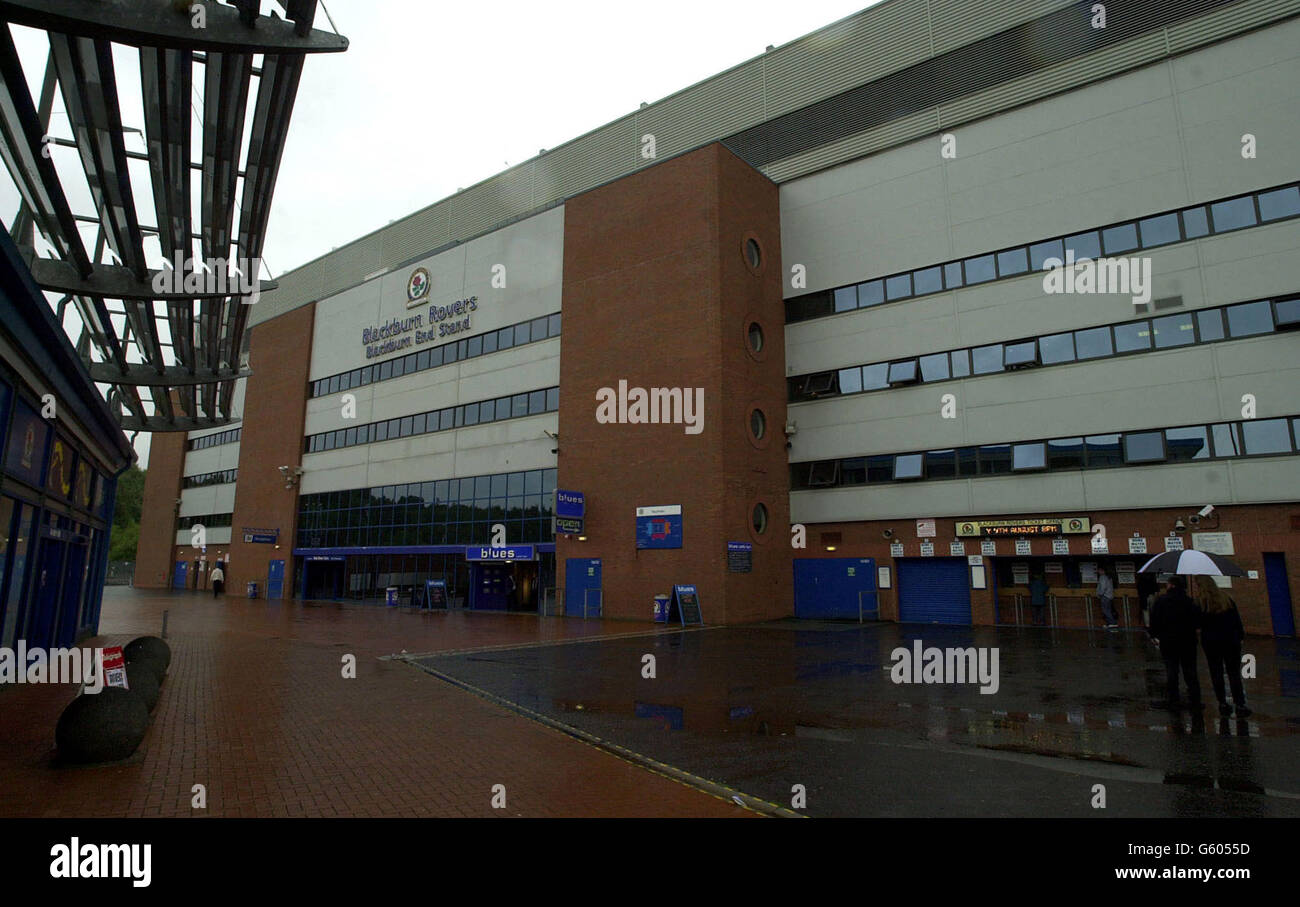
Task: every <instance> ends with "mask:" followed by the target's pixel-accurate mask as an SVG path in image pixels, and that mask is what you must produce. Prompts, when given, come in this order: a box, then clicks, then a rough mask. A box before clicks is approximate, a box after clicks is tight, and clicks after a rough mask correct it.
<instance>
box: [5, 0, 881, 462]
mask: <svg viewBox="0 0 1300 907" xmlns="http://www.w3.org/2000/svg"><path fill="white" fill-rule="evenodd" d="M872 5H874V3H873V2H872V0H799V2H794V3H792V2H790V0H781V2H775V0H656V2H653V3H650V2H631V3H619V2H612V0H600V2H593V0H553V2H548V3H542V2H535V0H531V2H525V0H503V2H465V3H459V2H457V3H452V2H441V0H328V3H327V7H328V9H329V14H330V15H331V16H332V17H333V20H334V23H335V25H336V26H337V27H338V31H339V32H340V33H341V34H343V35H345V36H346V37H347V38H348V40H349V41H350V47H349V48H348V50H347V51H346V52H344V53H342V54H319V55H316V56H313V57H310V58H309V59H308V60H307V65H306V68H305V71H304V74H303V77H302V82H301V85H300V87H299V91H298V98H297V102H296V103H295V105H294V109H293V119H292V121H291V125H290V130H289V138H288V144H287V147H286V149H285V155H284V160H283V164H282V166H281V169H280V176H279V181H278V183H277V184H276V188H275V197H274V201H273V204H272V209H271V210H272V213H271V220H270V224H269V227H268V231H267V241H266V247H265V251H264V261H265V265H266V269H267V271H269V273H270V276H278V275H279V274H282V273H284V272H285V271H287V270H290V269H292V268H294V267H297V266H299V265H301V264H304V263H306V262H308V261H310V260H312V259H313V258H316V257H318V256H320V255H323V254H325V253H327V252H329V251H330V250H331V249H333V248H336V247H338V246H341V245H344V244H346V243H347V242H349V241H351V240H353V239H356V238H358V237H360V236H362V235H364V234H365V233H368V232H370V231H372V230H375V229H377V228H379V227H382V226H384V225H385V224H387V223H389V222H390V221H392V220H395V219H397V218H400V217H403V216H405V215H407V214H410V213H412V212H414V211H416V210H418V209H420V208H423V207H425V206H426V205H429V204H432V203H433V202H436V201H438V200H439V199H442V198H445V197H446V196H448V195H451V194H453V193H454V192H456V191H457V189H458V188H459V187H467V186H471V185H473V184H474V183H477V182H479V181H481V180H484V179H486V178H488V177H490V176H492V175H493V174H496V173H499V172H500V171H502V170H504V169H505V168H506V167H508V166H511V165H514V164H518V163H520V162H521V161H524V160H527V159H528V158H530V157H533V156H535V155H536V154H537V151H538V149H540V148H555V147H556V146H558V145H560V144H563V143H564V142H566V141H568V140H570V139H574V138H577V137H578V136H580V135H582V134H583V133H586V132H589V131H591V130H592V129H595V128H597V127H599V126H602V125H604V124H605V123H608V122H610V121H611V120H614V119H617V118H618V117H621V116H623V115H625V114H627V113H629V112H631V111H633V110H635V109H637V108H638V107H639V105H640V103H641V102H642V101H646V102H651V103H653V102H654V101H657V100H659V99H661V98H663V97H665V96H666V95H669V94H673V93H674V92H676V91H679V90H681V89H683V88H686V87H687V86H689V85H692V84H694V83H695V82H698V81H700V80H702V79H705V78H708V77H709V76H712V75H714V74H716V73H718V72H720V71H722V70H724V69H728V68H730V67H732V66H734V65H736V64H738V63H741V62H743V61H745V60H748V59H750V58H752V57H754V56H757V55H759V54H761V53H763V51H764V48H765V47H766V46H767V45H769V44H774V45H778V46H779V45H782V44H785V43H787V42H789V41H792V40H794V39H795V38H798V37H800V36H802V35H805V34H807V33H808V32H810V31H814V30H816V29H818V28H820V27H822V26H824V25H828V24H830V23H831V22H834V21H835V20H837V19H841V18H843V17H845V16H847V15H850V14H852V13H854V12H857V11H858V10H859V9H862V8H864V7H867V6H872ZM263 6H264V7H265V6H267V4H265V3H264V4H263ZM316 25H317V27H319V28H328V27H329V22H328V20H327V19H326V17H325V14H324V12H322V11H318V12H317V18H316ZM32 37H34V35H23V34H16V40H17V43H18V45H19V50H20V52H21V53H22V57H23V62H24V68H25V70H27V74H28V78H29V81H32V80H33V79H35V80H39V78H40V74H41V72H42V68H43V66H44V55H45V53H47V52H48V46H47V45H46V44H45V42H44V41H43V40H42V41H40V42H39V43H38V42H34V41H31V40H30V39H31V38H32ZM33 87H35V86H33ZM37 90H39V89H37ZM124 93H125V90H124ZM137 93H138V89H137ZM135 109H136V110H137V111H138V102H137V107H136V108H135ZM131 113H132V110H131V108H130V105H129V104H128V105H124V119H129V117H130V115H131ZM137 115H138V114H137ZM127 125H128V126H130V125H135V126H142V125H143V124H140V123H131V122H128V123H127ZM66 128H67V127H66V119H65V120H63V121H62V122H60V121H59V120H57V118H56V120H55V121H54V122H53V123H52V130H51V131H52V132H54V133H56V134H63V133H65V132H66ZM128 147H132V148H134V147H135V146H132V145H130V143H129V141H128ZM140 150H143V146H141V148H140ZM74 154H75V153H74ZM3 182H4V186H3V187H2V188H0V203H2V204H3V206H4V208H3V210H4V212H5V215H4V216H5V220H6V223H8V222H11V220H12V217H13V212H14V211H15V210H16V209H17V203H18V198H17V194H16V192H15V191H14V188H13V186H12V184H11V183H10V181H9V180H8V179H7V178H5V179H4V180H3ZM138 182H140V179H139V177H137V176H136V174H134V173H133V183H138ZM144 182H145V183H147V178H145V179H144ZM82 185H83V186H84V180H83V182H82ZM70 195H74V193H70ZM72 201H73V205H74V207H76V208H78V213H91V212H90V211H84V212H83V211H81V210H80V207H79V206H78V204H77V200H76V198H75V197H74V198H73V199H72ZM147 222H148V223H153V218H152V217H151V218H148V220H147ZM267 271H264V272H263V273H264V275H265V274H266V273H267ZM136 448H137V450H139V451H140V452H141V465H144V463H145V461H146V460H147V453H148V441H147V436H144V435H142V436H140V438H139V439H138V440H137V444H136Z"/></svg>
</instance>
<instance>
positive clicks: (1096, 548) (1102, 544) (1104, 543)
mask: <svg viewBox="0 0 1300 907" xmlns="http://www.w3.org/2000/svg"><path fill="white" fill-rule="evenodd" d="M1092 553H1093V554H1110V539H1108V538H1106V537H1105V536H1104V535H1094V536H1093V537H1092Z"/></svg>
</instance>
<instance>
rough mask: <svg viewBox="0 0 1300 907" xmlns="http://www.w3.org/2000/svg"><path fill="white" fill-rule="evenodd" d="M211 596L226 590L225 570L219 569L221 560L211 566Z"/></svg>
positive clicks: (214, 596)
mask: <svg viewBox="0 0 1300 907" xmlns="http://www.w3.org/2000/svg"><path fill="white" fill-rule="evenodd" d="M211 580H212V597H213V598H216V597H217V596H218V595H221V594H222V593H224V592H225V591H226V571H224V570H222V569H221V561H217V563H216V565H215V566H213V568H212V576H211Z"/></svg>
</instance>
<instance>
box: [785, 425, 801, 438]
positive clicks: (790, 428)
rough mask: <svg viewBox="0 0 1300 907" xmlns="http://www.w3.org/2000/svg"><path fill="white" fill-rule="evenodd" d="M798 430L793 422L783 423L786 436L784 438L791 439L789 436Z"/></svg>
mask: <svg viewBox="0 0 1300 907" xmlns="http://www.w3.org/2000/svg"><path fill="white" fill-rule="evenodd" d="M798 430H799V426H798V425H796V424H795V423H794V422H787V423H785V434H786V437H791V436H792V435H794V433H795V432H797V431H798Z"/></svg>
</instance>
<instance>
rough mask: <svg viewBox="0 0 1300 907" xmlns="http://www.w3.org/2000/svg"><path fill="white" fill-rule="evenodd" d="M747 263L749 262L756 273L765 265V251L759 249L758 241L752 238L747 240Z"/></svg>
mask: <svg viewBox="0 0 1300 907" xmlns="http://www.w3.org/2000/svg"><path fill="white" fill-rule="evenodd" d="M745 261H747V262H749V266H750V267H751V268H753V269H754V270H755V271H757V270H758V266H759V265H761V264H762V263H763V250H762V249H760V248H759V246H758V240H756V239H754V237H752V236H751V237H750V238H749V239H747V240H745Z"/></svg>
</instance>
